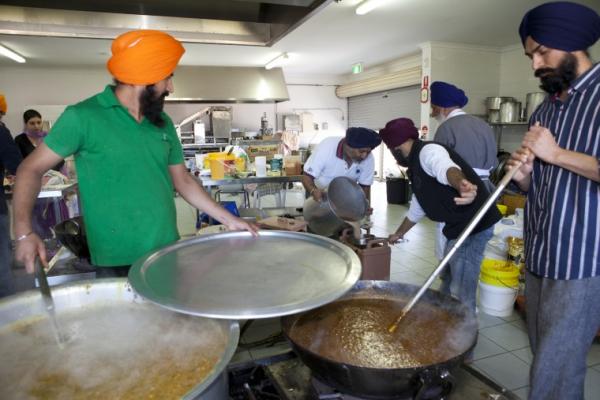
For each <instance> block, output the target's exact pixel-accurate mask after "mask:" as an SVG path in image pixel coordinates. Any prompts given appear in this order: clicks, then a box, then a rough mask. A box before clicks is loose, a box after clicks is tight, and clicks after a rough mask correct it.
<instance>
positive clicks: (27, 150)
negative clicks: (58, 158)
mask: <svg viewBox="0 0 600 400" xmlns="http://www.w3.org/2000/svg"><path fill="white" fill-rule="evenodd" d="M23 123H24V130H23V133H21V134H20V135H18V136H17V137H16V138H15V143H16V144H17V146H19V150H20V151H21V155H22V156H23V158H25V157H27V156H28V155H30V154H31V153H33V151H34V150H35V148H36V147H38V146H39V145H40V144H41V143H42V142H43V141H44V138H45V137H46V135H48V132H46V131H44V130H43V123H42V114H40V113H39V112H38V111H36V110H27V111H25V112H24V113H23ZM63 165H64V161H62V162H60V163H59V164H56V165H55V166H54V167H53V168H52V169H53V170H55V171H60V170H61V168H62V167H63Z"/></svg>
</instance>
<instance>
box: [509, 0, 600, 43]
mask: <svg viewBox="0 0 600 400" xmlns="http://www.w3.org/2000/svg"><path fill="white" fill-rule="evenodd" d="M519 35H520V36H521V42H523V46H525V39H527V36H531V38H532V39H533V40H535V41H536V42H538V43H539V44H541V45H544V46H546V47H549V48H551V49H557V50H563V51H577V50H586V49H588V48H590V47H591V46H592V45H593V44H594V43H596V42H597V41H598V39H599V38H600V16H598V13H596V11H594V10H592V9H591V8H588V7H586V6H583V5H581V4H576V3H570V2H568V1H557V2H555V3H545V4H542V5H541V6H537V7H535V8H533V9H531V10H529V11H528V12H527V14H525V16H524V17H523V20H522V21H521V25H520V26H519Z"/></svg>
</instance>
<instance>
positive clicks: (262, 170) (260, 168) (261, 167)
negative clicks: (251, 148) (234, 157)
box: [254, 156, 267, 177]
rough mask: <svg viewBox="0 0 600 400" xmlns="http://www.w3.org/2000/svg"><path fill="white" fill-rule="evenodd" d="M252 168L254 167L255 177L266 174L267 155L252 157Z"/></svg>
mask: <svg viewBox="0 0 600 400" xmlns="http://www.w3.org/2000/svg"><path fill="white" fill-rule="evenodd" d="M254 168H255V169H256V176H257V177H264V176H267V157H265V156H257V157H254Z"/></svg>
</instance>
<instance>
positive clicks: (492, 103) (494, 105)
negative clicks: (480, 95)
mask: <svg viewBox="0 0 600 400" xmlns="http://www.w3.org/2000/svg"><path fill="white" fill-rule="evenodd" d="M507 101H515V99H514V97H499V96H496V97H487V98H486V99H485V104H486V108H487V109H488V110H500V106H501V105H502V103H505V102H507Z"/></svg>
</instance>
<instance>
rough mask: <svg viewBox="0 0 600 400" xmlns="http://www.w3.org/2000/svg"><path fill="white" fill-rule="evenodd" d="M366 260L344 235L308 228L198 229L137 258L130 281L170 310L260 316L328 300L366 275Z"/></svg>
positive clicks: (219, 315) (229, 316) (217, 315)
mask: <svg viewBox="0 0 600 400" xmlns="http://www.w3.org/2000/svg"><path fill="white" fill-rule="evenodd" d="M360 270H361V267H360V260H359V259H358V257H357V256H356V254H354V252H353V251H352V250H351V249H350V248H349V247H348V246H345V245H343V244H341V243H339V242H337V241H334V240H331V239H327V238H324V237H321V236H317V235H311V234H308V233H301V232H285V231H267V230H265V231H260V232H259V236H258V237H253V236H252V235H251V234H250V233H248V232H226V233H219V234H214V235H204V236H198V237H195V238H193V239H189V240H185V241H180V242H177V243H174V244H172V245H170V246H167V247H164V248H162V249H160V250H158V251H155V252H152V253H149V254H147V255H145V256H144V257H142V258H141V259H139V260H138V261H136V262H135V263H134V264H133V266H132V267H131V270H130V271H129V281H130V282H131V286H132V287H133V288H134V289H135V291H136V292H137V293H138V294H140V295H141V296H142V297H144V298H146V299H147V300H150V301H152V302H154V303H157V304H160V305H161V306H163V307H166V308H168V309H171V310H175V311H179V312H183V313H187V314H192V315H199V316H204V317H213V318H226V319H256V318H269V317H275V316H281V315H286V314H294V313H297V312H301V311H305V310H309V309H312V308H315V307H318V306H320V305H323V304H326V303H329V302H330V301H332V300H335V299H337V298H338V297H340V296H342V295H343V294H344V293H346V292H347V291H348V290H350V288H351V287H352V286H353V285H354V284H355V283H356V281H357V280H358V277H359V276H360Z"/></svg>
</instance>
